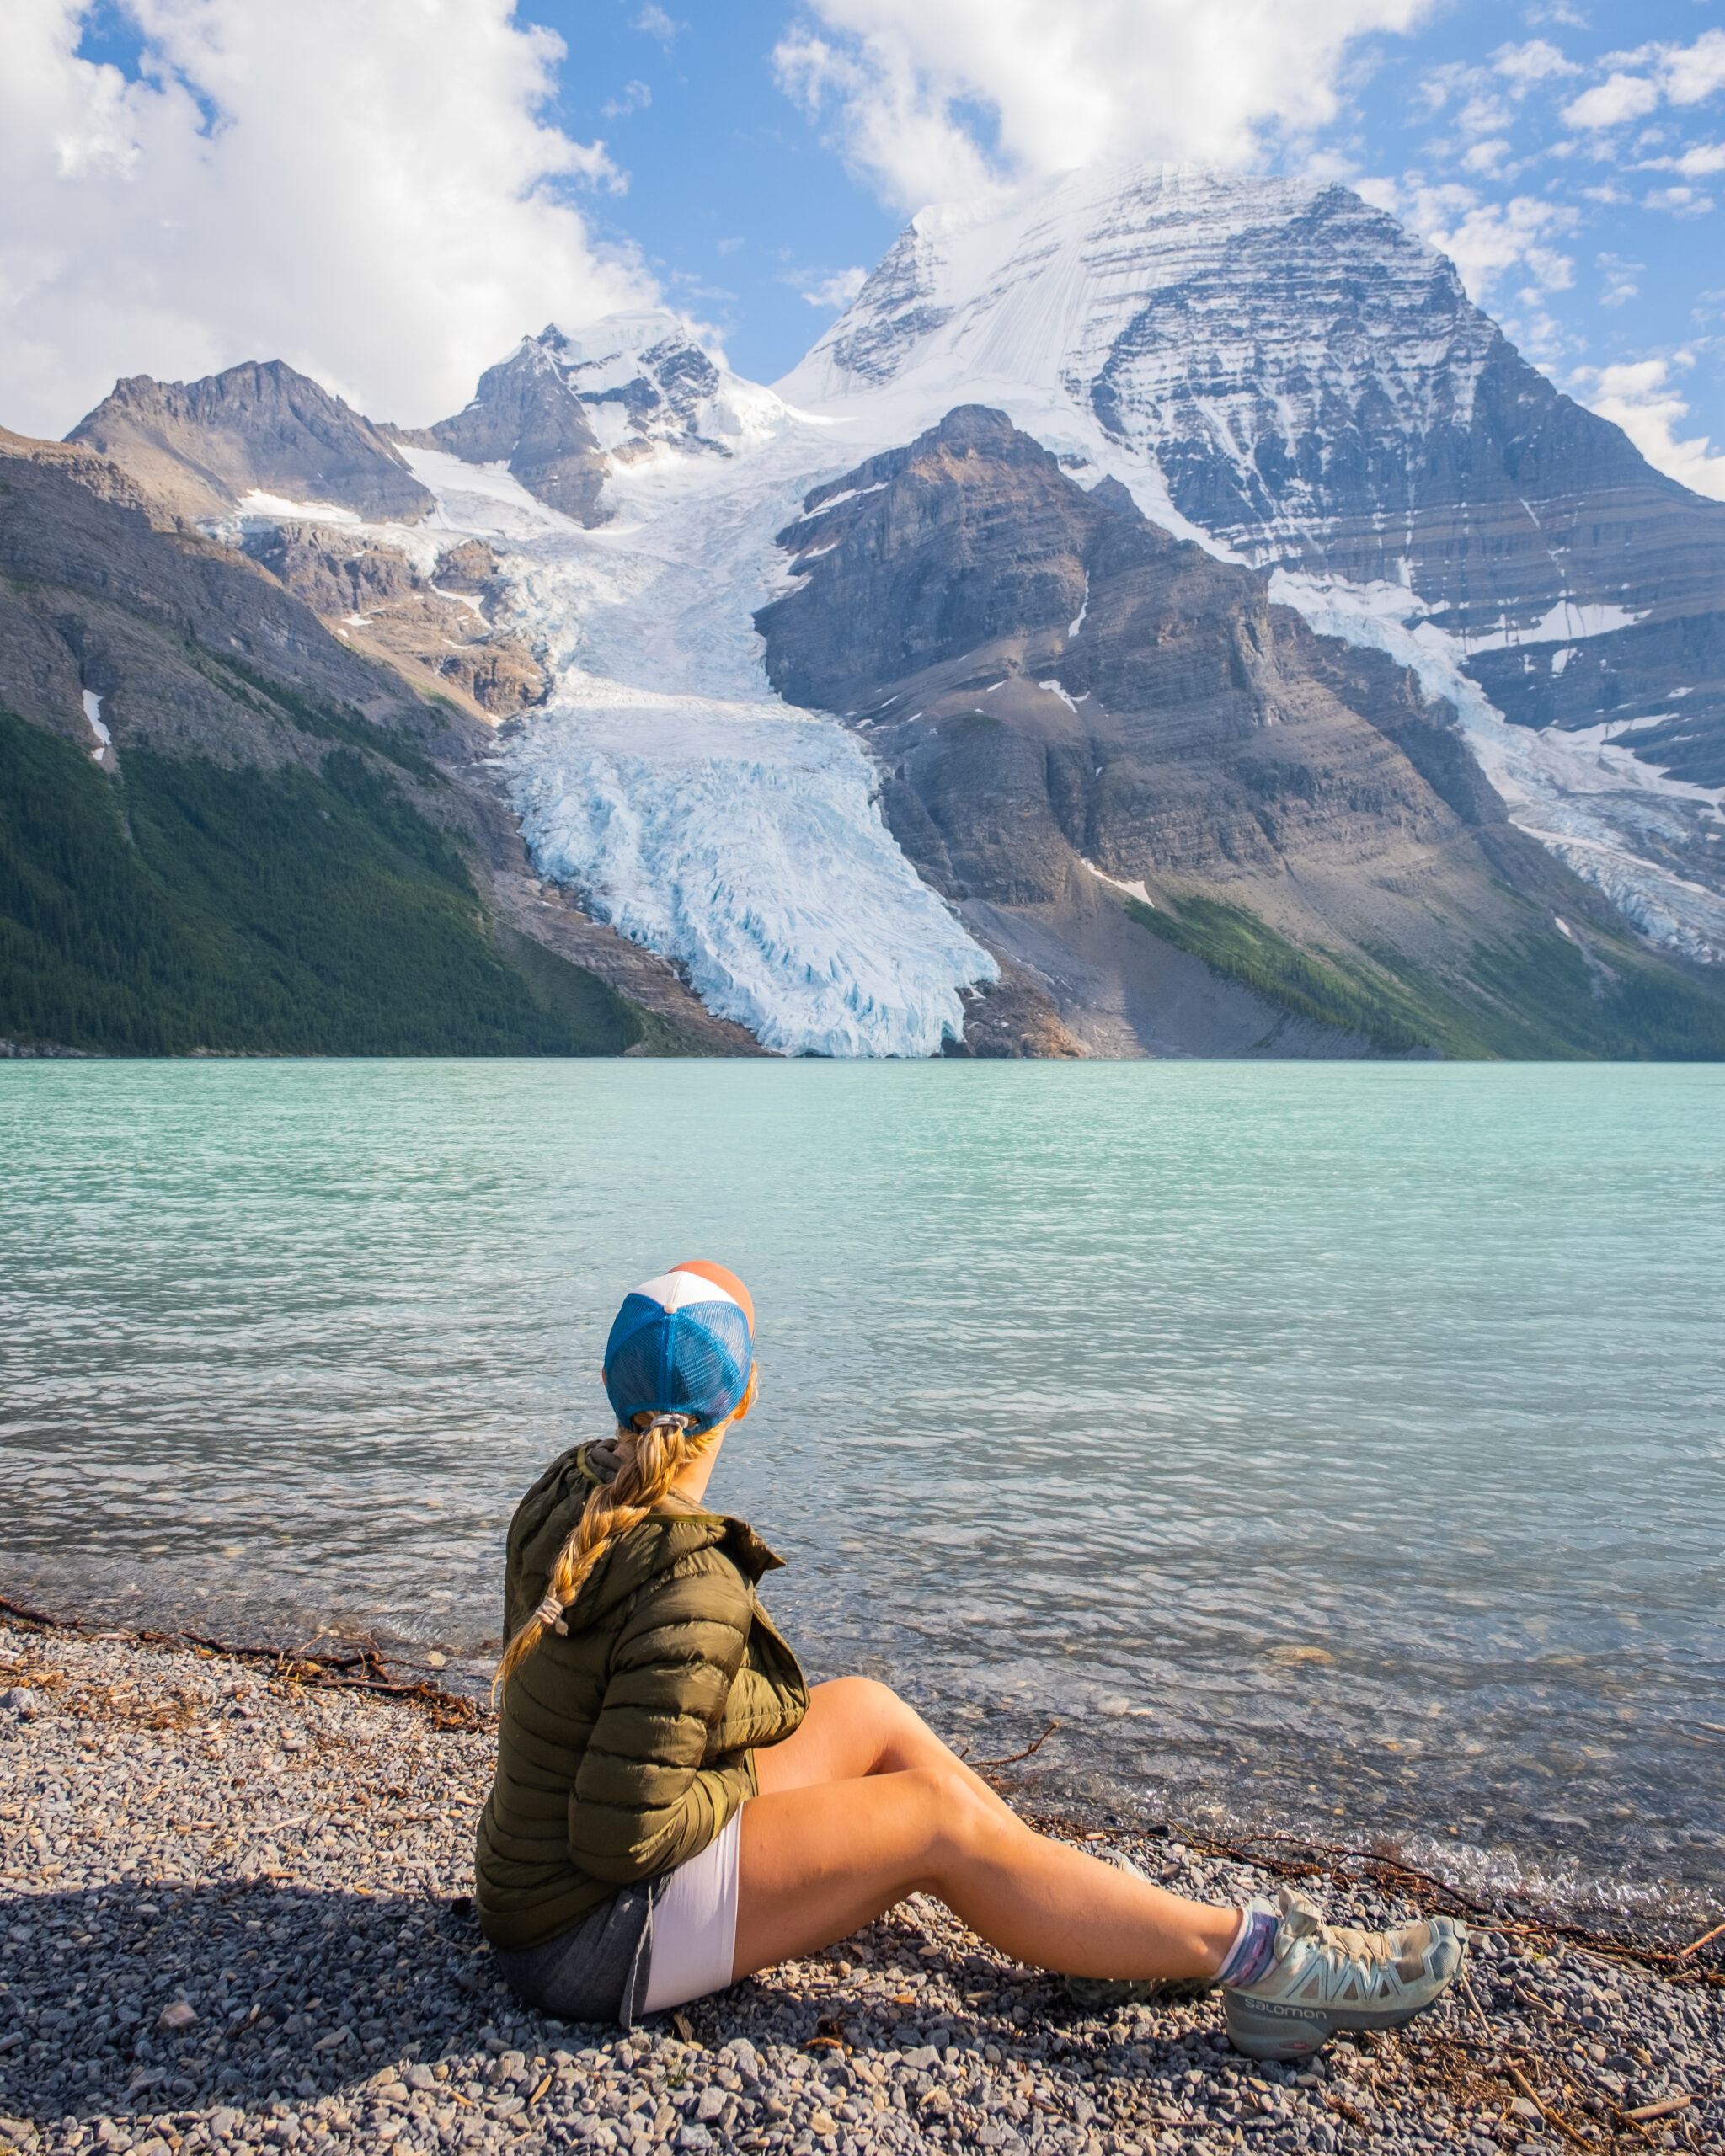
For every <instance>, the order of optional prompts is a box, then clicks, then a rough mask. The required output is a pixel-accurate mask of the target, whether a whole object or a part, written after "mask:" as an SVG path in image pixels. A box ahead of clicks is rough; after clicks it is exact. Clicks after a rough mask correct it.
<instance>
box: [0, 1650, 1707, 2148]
mask: <svg viewBox="0 0 1725 2156" xmlns="http://www.w3.org/2000/svg"><path fill="white" fill-rule="evenodd" d="M366 1673H367V1671H366V1666H364V1665H361V1667H360V1671H359V1674H360V1676H362V1677H363V1676H365V1675H366ZM316 1674H317V1673H314V1672H312V1671H311V1670H309V1669H307V1668H306V1667H305V1666H303V1665H300V1666H297V1667H296V1665H294V1664H291V1663H288V1662H275V1663H271V1662H265V1661H259V1660H258V1659H255V1658H253V1659H246V1660H238V1659H233V1658H230V1657H227V1656H225V1655H222V1654H221V1653H216V1652H210V1651H208V1650H206V1649H199V1648H193V1647H188V1646H184V1645H183V1644H174V1643H162V1642H151V1641H140V1640H137V1639H135V1638H133V1637H131V1636H126V1635H122V1634H116V1633H107V1634H97V1635H94V1636H91V1635H88V1634H78V1633H72V1632H65V1631H56V1630H49V1629H46V1628H42V1627H37V1626H34V1625H29V1624H26V1623H24V1622H22V1621H17V1622H13V1623H12V1624H11V1625H9V1627H8V1626H5V1625H0V2151H4V2150H17V2151H25V2152H29V2156H38V2152H41V2153H42V2156H45V2152H48V2151H56V2152H57V2151H67V2152H71V2151H93V2150H109V2151H115V2152H120V2151H125V2150H131V2151H132V2152H134V2156H198V2152H201V2151H205V2150H210V2151H222V2152H226V2156H241V2153H242V2152H245V2151H258V2150H264V2149H270V2150H274V2151H289V2152H307V2153H308V2156H326V2152H334V2151H336V2150H349V2149H355V2150H358V2149H365V2150H377V2149H380V2148H398V2149H400V2150H402V2151H403V2152H407V2151H414V2152H430V2151H432V2150H444V2149H447V2150H460V2151H466V2150H472V2151H475V2152H489V2151H492V2150H500V2149H503V2148H510V2149H511V2150H516V2149H518V2150H521V2151H522V2152H525V2156H531V2152H535V2151H538V2150H541V2149H547V2150H548V2149H562V2148H571V2147H579V2148H582V2149H584V2150H591V2151H593V2152H595V2156H599V2152H606V2151H611V2150H628V2152H629V2156H653V2152H655V2151H658V2150H660V2149H666V2150H671V2151H676V2152H685V2151H688V2152H700V2151H708V2150H712V2151H715V2152H729V2151H731V2150H738V2151H749V2152H753V2151H756V2150H760V2151H773V2152H781V2151H782V2152H784V2156H814V2152H815V2151H816V2150H819V2151H820V2152H821V2156H863V2152H866V2151H872V2150H877V2149H878V2150H881V2151H883V2152H884V2151H898V2150H913V2149H922V2148H927V2149H930V2150H937V2151H942V2152H948V2156H950V2152H956V2151H959V2150H965V2151H969V2150H971V2149H987V2150H1001V2151H1007V2152H1012V2156H1017V2152H1021V2151H1026V2150H1028V2151H1032V2152H1034V2156H1055V2152H1059V2156H1150V2152H1151V2151H1152V2150H1155V2151H1157V2152H1162V2153H1163V2156H1172V2152H1173V2151H1175V2150H1189V2151H1192V2152H1194V2156H1195V2152H1199V2151H1203V2152H1205V2156H1209V2152H1212V2151H1215V2150H1219V2149H1222V2148H1252V2149H1257V2150H1265V2151H1269V2150H1274V2151H1278V2152H1280V2151H1303V2150H1307V2149H1310V2150H1314V2151H1317V2152H1320V2156H1330V2152H1334V2151H1343V2150H1345V2151H1354V2150H1365V2149H1372V2150H1384V2151H1394V2150H1413V2149H1426V2148H1466V2149H1471V2150H1474V2151H1477V2152H1480V2156H1485V2152H1487V2151H1491V2150H1495V2149H1498V2148H1518V2149H1522V2150H1525V2151H1529V2152H1535V2153H1536V2152H1541V2151H1547V2150H1549V2151H1553V2152H1555V2151H1557V2150H1560V2149H1573V2148H1596V2149H1628V2148H1650V2147H1653V2148H1694V2149H1717V2148H1721V2147H1725V2070H1722V2069H1725V1975H1722V1973H1721V1971H1722V1967H1725V1956H1721V1954H1720V1951H1719V1948H1720V1945H1721V1944H1722V1942H1720V1941H1714V1942H1712V1943H1710V1944H1709V1945H1706V1946H1703V1947H1701V1948H1699V1949H1697V1950H1696V1951H1694V1952H1692V1953H1690V1954H1689V1955H1688V1956H1685V1957H1683V1958H1681V1959H1680V1958H1678V1957H1677V1956H1675V1955H1674V1954H1673V1953H1671V1952H1669V1951H1667V1952H1664V1953H1660V1952H1658V1951H1653V1950H1649V1951H1647V1952H1644V1953H1635V1952H1631V1951H1622V1950H1620V1949H1618V1948H1616V1947H1613V1946H1612V1945H1610V1943H1609V1942H1604V1941H1594V1942H1593V1943H1592V1944H1590V1945H1583V1944H1582V1943H1580V1942H1578V1941H1577V1940H1573V1939H1566V1938H1563V1937H1560V1936H1559V1935H1557V1934H1555V1933H1553V1932H1552V1931H1551V1930H1549V1929H1541V1927H1540V1926H1539V1925H1538V1924H1535V1923H1532V1922H1529V1921H1522V1922H1515V1921H1508V1920H1503V1919H1490V1918H1487V1919H1486V1920H1484V1921H1483V1922H1477V1924H1476V1926H1475V1931H1474V1938H1475V1953H1474V1955H1473V1956H1472V1959H1471V1972H1470V1981H1469V1984H1468V1987H1467V1988H1466V1990H1465V1991H1463V1990H1461V1988H1458V1992H1457V1994H1456V1995H1455V1997H1454V1999H1452V2000H1450V2001H1446V2002H1445V2004H1444V2005H1443V2006H1442V2007H1440V2008H1439V2009H1437V2010H1436V2011H1434V2013H1432V2014H1431V2015H1429V2016H1427V2017H1426V2018H1425V2019H1424V2020H1423V2021H1421V2022H1420V2023H1418V2024H1417V2025H1415V2027H1414V2028H1413V2029H1412V2030H1410V2031H1407V2032H1405V2033H1404V2034H1402V2035H1401V2036H1391V2037H1386V2038H1382V2039H1378V2040H1364V2039H1363V2040H1360V2041H1357V2042H1356V2041H1337V2042H1335V2043H1333V2044H1332V2046H1331V2047H1329V2049H1328V2050H1327V2052H1326V2053H1325V2054H1324V2055H1323V2056H1322V2057H1321V2058H1320V2059H1318V2060H1317V2061H1316V2062H1315V2063H1313V2064H1312V2065H1311V2068H1310V2069H1309V2070H1305V2071H1300V2072H1298V2073H1295V2072H1292V2071H1284V2070H1283V2069H1280V2068H1276V2067H1271V2066H1263V2065H1260V2064H1258V2063H1253V2062H1252V2061H1249V2060H1247V2059H1244V2058H1242V2057H1238V2056H1237V2055H1236V2054H1235V2053H1234V2052H1232V2051H1231V2049H1230V2048H1229V2046H1228V2043H1227V2041H1226V2036H1225V2035H1224V2033H1223V2025H1222V2015H1221V2011H1220V2005H1219V2004H1218V2003H1217V2002H1216V2000H1215V1999H1205V2000H1201V2001H1199V2003H1198V2004H1194V2005H1190V2006H1186V2007H1182V2008H1178V2009H1170V2010H1156V2011H1152V2010H1150V2009H1145V2008H1142V2007H1134V2006H1128V2007H1124V2008H1122V2009H1119V2010H1117V2011H1114V2012H1107V2013H1094V2012H1086V2011H1081V2010H1080V2009H1078V2008H1076V2007H1075V2006H1074V2005H1073V2004H1071V2002H1070V2001H1069V2000H1068V1999H1066V1997H1065V1993H1064V1991H1063V1989H1062V1988H1061V1987H1060V1985H1059V1983H1057V1982H1055V1981H1053V1980H1050V1979H1049V1978H1048V1977H1045V1976H1044V1975H1043V1974H1041V1973H1040V1972H1037V1971H1034V1970H1028V1969H1023V1968H1020V1967H1014V1966H1012V1964H1010V1963H1008V1962H1007V1961H1003V1960H1002V1958H1001V1956H999V1955H997V1954H996V1953H994V1952H993V1951H991V1949H989V1948H987V1947H985V1945H982V1943H981V1942H980V1940H977V1939H976V1938H975V1936H974V1935H971V1934H969V1932H967V1931H966V1930H965V1929H964V1927H963V1926H962V1925H960V1924H958V1923H957V1922H956V1921H955V1920H954V1919H953V1918H952V1917H950V1916H949V1915H948V1913H947V1912H946V1911H945V1910H944V1909H943V1908H941V1907H940V1906H939V1905H938V1904H937V1903H929V1902H925V1901H922V1900H921V1899H917V1900H914V1901H912V1902H911V1903H906V1904H905V1905H903V1906H901V1907H900V1908H897V1909H895V1910H894V1911H893V1912H891V1913H890V1914H889V1915H888V1916H887V1917H885V1918H884V1919H882V1920H881V1921H880V1922H879V1924H874V1925H873V1926H871V1927H870V1928H869V1929H868V1930H867V1931H865V1932H863V1933H860V1934H858V1935H857V1936H856V1937H855V1938H852V1939H849V1940H845V1941H844V1942H843V1943H842V1944H841V1945H838V1946H836V1947H835V1948H833V1949H832V1950H831V1951H830V1953H827V1954H825V1955H821V1956H815V1957H814V1958H813V1959H811V1960H809V1961H803V1962H798V1963H791V1964H787V1965H785V1966H784V1967H781V1968H778V1969H776V1970H774V1971H772V1972H770V1974H769V1975H767V1976H766V1977H760V1978H756V1979H753V1980H751V1981H749V1982H747V1983H741V1984H738V1985H735V1986H734V1987H733V1988H731V1989H730V1990H729V1992H726V1993H724V1994H723V1995H722V1996H720V1997H718V1998H716V1999H708V2000H704V2001H702V2002H700V2003H698V2004H696V2005H694V2006H692V2007H691V2008H689V2009H686V2012H684V2013H682V2014H680V2015H672V2016H662V2015H660V2016H654V2017H652V2018H651V2019H650V2020H648V2021H647V2022H646V2023H644V2025H641V2026H640V2027H638V2029H637V2030H636V2031H634V2032H633V2035H631V2036H623V2035H622V2033H621V2032H620V2031H617V2030H616V2029H611V2028H594V2027H585V2026H582V2027H568V2026H565V2025H561V2024H559V2023H558V2022H555V2021H552V2020H546V2019H544V2018H543V2017H542V2016H541V2015H537V2014H532V2013H528V2012H525V2011H523V2010H521V2009H519V2008H518V2007H517V2006H516V2005H515V2003H514V2001H513V2000H512V1999H510V1996H509V1994H508V1993H506V1992H505V1989H504V1988H503V1987H502V1985H501V1984H500V1983H499V1981H498V1980H497V1978H496V1977H495V1975H494V1971H493V1965H492V1962H491V1958H490V1956H489V1951H488V1949H487V1948H486V1946H485V1945H484V1942H483V1940H482V1939H481V1938H480V1936H479V1934H478V1930H477V1929H476V1928H475V1926H474V1924H473V1918H472V1913H471V1908H470V1905H469V1903H468V1901H467V1895H468V1894H469V1892H470V1891H471V1884H472V1874H471V1848H472V1839H473V1820H474V1817H475V1815H476V1813H477V1812H478V1807H479V1806H480V1805H481V1804H482V1803H483V1799H484V1795H485V1792H486V1790H487V1788H488V1786H489V1776H490V1769H491V1757H492V1735H491V1729H490V1726H489V1721H487V1719H486V1718H485V1717H484V1716H483V1714H480V1713H478V1712H477V1711H476V1710H473V1708H472V1707H471V1706H470V1705H468V1704H467V1703H466V1702H463V1701H461V1700H451V1699H441V1698H440V1697H439V1696H438V1695H436V1694H432V1693H430V1692H425V1693H422V1694H419V1696H417V1697H414V1698H402V1697H398V1696H395V1695H393V1694H387V1693H378V1692H371V1691H366V1690H362V1689H355V1688H354V1687H353V1686H351V1685H348V1686H341V1685H336V1684H318V1683H313V1682H308V1681H307V1679H308V1678H312V1677H313V1676H314V1675H316ZM351 1674H352V1673H351V1672H350V1675H351ZM1056 1830H1057V1831H1065V1832H1067V1833H1072V1834H1074V1835H1076V1836H1079V1837H1081V1838H1088V1839H1090V1840H1091V1841H1092V1843H1094V1844H1095V1845H1096V1846H1097V1848H1098V1849H1108V1848H1114V1847H1118V1848H1120V1849H1126V1850H1128V1851H1130V1854H1133V1856H1134V1857H1135V1860H1137V1861H1138V1862H1139V1863H1140V1865H1143V1866H1144V1868H1145V1869H1146V1870H1148V1871H1150V1872H1151V1875H1152V1876H1156V1877H1160V1878H1163V1879H1165V1880H1167V1881H1168V1883H1170V1884H1171V1885H1173V1886H1175V1887H1180V1888H1183V1889H1184V1890H1185V1891H1188V1892H1192V1893H1194V1894H1199V1895H1202V1896H1204V1897H1210V1898H1215V1899H1218V1900H1222V1899H1227V1900H1237V1899H1239V1898H1241V1897H1243V1896H1245V1895H1247V1894H1251V1893H1257V1892H1265V1891H1267V1890H1268V1889H1271V1888H1272V1887H1274V1879H1273V1878H1272V1877H1271V1876H1270V1874H1269V1873H1268V1871H1267V1870H1263V1869H1261V1868H1258V1867H1257V1866H1254V1865H1247V1864H1245V1863H1243V1862H1240V1861H1236V1860H1233V1859H1231V1857H1229V1856H1227V1855H1226V1854H1218V1853H1216V1852H1215V1851H1207V1850H1206V1849H1204V1848H1202V1847H1200V1846H1197V1845H1194V1844H1190V1843H1188V1842H1184V1841H1183V1840H1181V1839H1180V1838H1178V1836H1177V1835H1169V1836H1166V1837H1162V1838H1146V1839H1140V1838H1133V1837H1130V1836H1124V1835H1116V1836H1111V1837H1109V1838H1108V1839H1107V1840H1104V1839H1103V1838H1102V1837H1100V1836H1097V1835H1095V1834H1093V1833H1092V1834H1089V1835H1086V1833H1085V1830H1084V1829H1083V1828H1081V1826H1078V1825H1075V1824H1071V1823H1068V1824H1066V1825H1065V1826H1064V1827H1063V1828H1061V1827H1059V1826H1058V1825H1057V1827H1056ZM1311 1861H1312V1863H1313V1864H1314V1865H1316V1862H1317V1860H1316V1859H1314V1860H1311ZM1290 1868H1291V1867H1289V1866H1286V1865H1284V1866H1283V1867H1282V1869H1283V1870H1284V1872H1286V1871H1288V1870H1290ZM1322 1870H1324V1872H1325V1874H1326V1875H1327V1876H1323V1877H1322V1880H1321V1881H1319V1880H1315V1881H1313V1883H1314V1887H1315V1891H1317V1892H1321V1893H1322V1897H1323V1898H1324V1899H1325V1900H1326V1902H1327V1904H1328V1905H1329V1907H1330V1908H1332V1911H1333V1912H1334V1913H1338V1914H1342V1913H1346V1914H1347V1915H1348V1916H1350V1917H1353V1918H1354V1919H1357V1920H1359V1921H1363V1922H1365V1923H1368V1924H1379V1923H1382V1922H1385V1921H1386V1920H1389V1919H1392V1918H1396V1917H1400V1916H1403V1915H1407V1914H1409V1913H1412V1911H1413V1908H1414V1907H1415V1906H1416V1903H1415V1901H1414V1900H1413V1899H1410V1897H1409V1896H1410V1892H1411V1891H1412V1890H1413V1889H1414V1888H1415V1887H1417V1886H1418V1882H1417V1881H1413V1880H1412V1879H1411V1878H1410V1877H1409V1876H1407V1875H1395V1874H1394V1873H1393V1870H1392V1869H1391V1868H1386V1867H1382V1866H1378V1867H1373V1866H1370V1865H1359V1866H1356V1867H1354V1869H1353V1870H1348V1868H1347V1867H1345V1866H1338V1865H1333V1864H1327V1865H1324V1866H1322ZM1439 1892H1440V1890H1438V1889H1436V1888H1435V1887H1434V1888H1433V1889H1432V1897H1436V1896H1437V1895H1438V1894H1439ZM1432 1897H1429V1898H1432Z"/></svg>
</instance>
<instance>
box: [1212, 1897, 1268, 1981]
mask: <svg viewBox="0 0 1725 2156" xmlns="http://www.w3.org/2000/svg"><path fill="white" fill-rule="evenodd" d="M1279 1922H1280V1919H1279V1917H1278V1916H1277V1914H1276V1912H1275V1911H1274V1909H1254V1908H1244V1909H1242V1910H1241V1912H1240V1929H1239V1930H1238V1931H1236V1933H1235V1934H1234V1943H1233V1945H1231V1946H1230V1947H1229V1949H1228V1951H1227V1952H1226V1954H1225V1955H1224V1956H1223V1957H1222V1966H1221V1967H1220V1969H1219V1970H1218V1971H1217V1972H1216V1982H1217V1983H1219V1984H1226V1986H1227V1987H1228V1988H1229V1989H1230V1990H1231V1991H1242V1990H1243V1989H1244V1988H1245V1987H1246V1986H1247V1984H1255V1983H1257V1982H1258V1978H1259V1977H1261V1976H1263V1973H1264V1972H1265V1970H1267V1969H1268V1967H1269V1966H1270V1963H1271V1962H1272V1961H1274V1959H1275V1954H1276V1926H1277V1924H1279Z"/></svg>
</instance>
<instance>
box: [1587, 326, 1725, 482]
mask: <svg viewBox="0 0 1725 2156" xmlns="http://www.w3.org/2000/svg"><path fill="white" fill-rule="evenodd" d="M1694 364H1695V355H1694V354H1693V353H1690V352H1678V353H1676V354H1674V355H1673V356H1672V357H1671V358H1669V359H1653V360H1632V361H1628V362H1626V363H1625V364H1623V365H1621V366H1608V367H1578V368H1577V369H1576V371H1575V372H1574V374H1573V376H1571V378H1570V387H1571V389H1572V390H1573V392H1574V393H1575V395H1576V396H1577V397H1578V398H1579V399H1580V401H1581V402H1582V403H1583V404H1586V405H1588V406H1589V408H1591V409H1592V410H1594V411H1595V412H1597V413H1598V414H1599V416H1600V417H1601V418H1602V419H1613V420H1615V421H1616V424H1618V425H1619V426H1620V427H1621V428H1622V430H1623V431H1624V433H1625V434H1626V435H1628V436H1629V439H1630V440H1632V442H1633V443H1634V444H1635V446H1636V447H1637V449H1638V450H1639V451H1641V453H1642V456H1644V457H1646V459H1647V461H1648V463H1649V464H1651V465H1653V467H1655V468H1656V469H1657V470H1658V471H1661V472H1667V473H1669V475H1670V477H1671V478H1674V479H1678V480H1680V481H1681V482H1682V483H1683V484H1684V485H1685V487H1692V488H1694V489H1695V491H1696V494H1711V495H1712V496H1713V497H1714V498H1715V499H1717V500H1721V501H1725V454H1722V453H1720V452H1718V451H1715V450H1714V448H1713V446H1712V442H1711V440H1709V439H1708V438H1707V436H1706V435H1693V436H1691V437H1690V439H1689V440H1686V441H1680V440H1678V438H1677V435H1676V429H1677V427H1678V426H1679V425H1680V424H1681V423H1682V422H1683V421H1684V420H1685V419H1687V418H1688V417H1689V406H1688V405H1687V404H1686V403H1685V401H1684V399H1683V398H1682V397H1681V395H1680V393H1679V392H1678V388H1677V385H1676V384H1675V383H1674V382H1672V381H1671V379H1670V374H1671V370H1672V368H1673V367H1674V366H1677V367H1688V366H1694Z"/></svg>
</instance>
